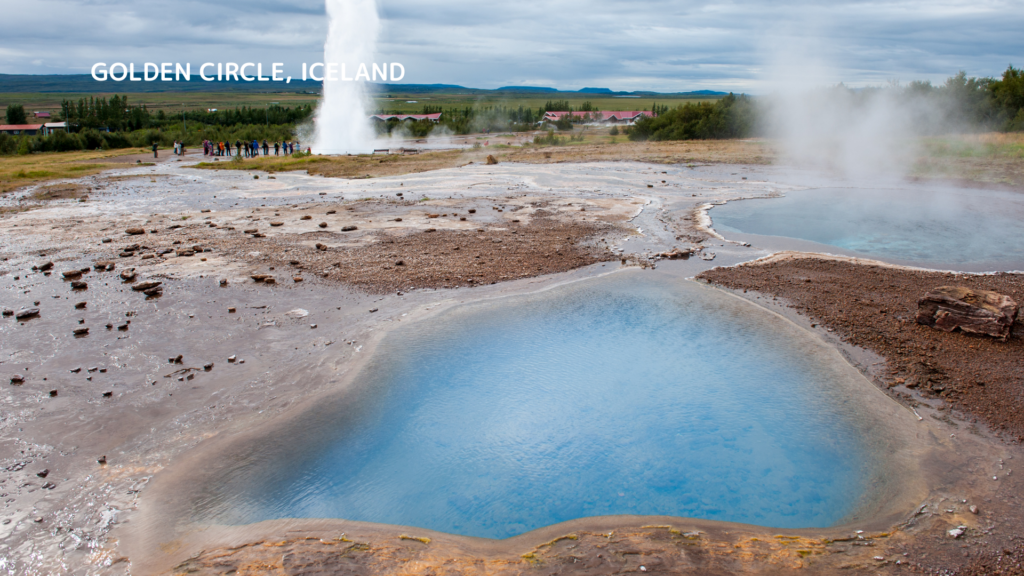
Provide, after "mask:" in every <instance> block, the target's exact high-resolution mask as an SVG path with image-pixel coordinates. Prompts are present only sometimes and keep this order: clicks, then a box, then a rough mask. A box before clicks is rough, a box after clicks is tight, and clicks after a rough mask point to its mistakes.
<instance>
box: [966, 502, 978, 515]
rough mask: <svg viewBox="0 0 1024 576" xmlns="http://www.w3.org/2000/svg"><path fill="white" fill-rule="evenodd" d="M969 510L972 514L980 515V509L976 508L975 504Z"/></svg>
mask: <svg viewBox="0 0 1024 576" xmlns="http://www.w3.org/2000/svg"><path fill="white" fill-rule="evenodd" d="M968 510H970V511H971V514H977V513H978V507H977V506H975V505H974V504H971V506H970V507H969V508H968Z"/></svg>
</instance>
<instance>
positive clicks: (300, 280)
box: [292, 276, 302, 282]
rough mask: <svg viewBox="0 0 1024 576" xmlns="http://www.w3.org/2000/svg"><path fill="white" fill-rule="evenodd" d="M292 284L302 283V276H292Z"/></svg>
mask: <svg viewBox="0 0 1024 576" xmlns="http://www.w3.org/2000/svg"><path fill="white" fill-rule="evenodd" d="M292 282H302V276H292Z"/></svg>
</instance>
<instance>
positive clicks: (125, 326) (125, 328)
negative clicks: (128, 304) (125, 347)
mask: <svg viewBox="0 0 1024 576" xmlns="http://www.w3.org/2000/svg"><path fill="white" fill-rule="evenodd" d="M117 329H118V330H120V331H121V332H124V331H126V330H128V325H127V324H121V325H120V326H118V327H117Z"/></svg>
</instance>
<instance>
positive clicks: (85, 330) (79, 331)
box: [74, 328, 89, 336]
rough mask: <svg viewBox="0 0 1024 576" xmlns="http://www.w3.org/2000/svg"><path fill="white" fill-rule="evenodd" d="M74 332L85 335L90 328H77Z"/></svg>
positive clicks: (77, 334)
mask: <svg viewBox="0 0 1024 576" xmlns="http://www.w3.org/2000/svg"><path fill="white" fill-rule="evenodd" d="M74 334H75V336H85V335H87V334H89V329H88V328H75V330H74Z"/></svg>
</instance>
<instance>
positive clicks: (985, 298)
mask: <svg viewBox="0 0 1024 576" xmlns="http://www.w3.org/2000/svg"><path fill="white" fill-rule="evenodd" d="M917 306H918V309H917V323H918V324H923V325H925V326H930V327H932V328H938V329H939V330H942V331H944V332H952V331H954V330H956V329H957V328H959V329H960V330H961V331H962V332H965V333H968V334H981V335H985V336H992V337H995V338H999V339H1000V340H1003V341H1005V340H1006V339H1007V338H1009V337H1010V331H1011V329H1012V328H1013V323H1014V321H1015V320H1016V318H1017V303H1016V302H1014V300H1013V299H1012V298H1010V297H1009V296H1006V295H1004V294H1000V293H998V292H992V291H989V290H974V289H971V288H965V287H962V286H940V287H938V288H934V289H932V290H930V291H928V292H927V293H926V294H925V295H924V298H921V299H920V300H918V301H917Z"/></svg>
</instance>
